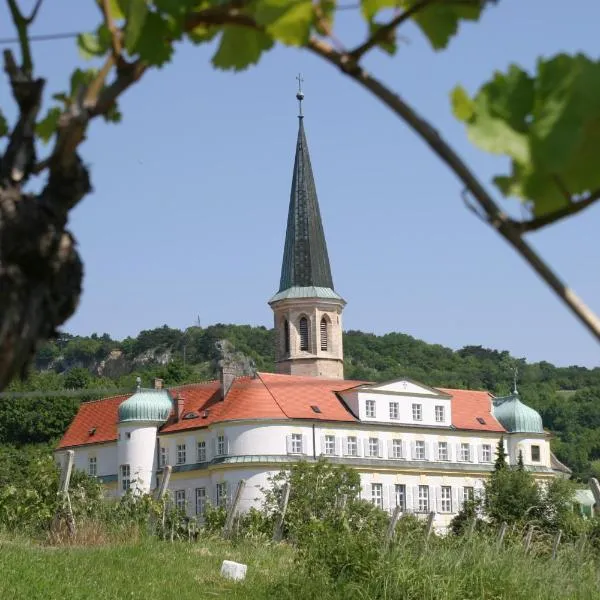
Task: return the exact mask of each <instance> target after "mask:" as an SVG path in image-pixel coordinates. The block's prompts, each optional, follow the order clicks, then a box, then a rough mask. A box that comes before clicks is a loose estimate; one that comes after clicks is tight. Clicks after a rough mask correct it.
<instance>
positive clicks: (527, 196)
mask: <svg viewBox="0 0 600 600" xmlns="http://www.w3.org/2000/svg"><path fill="white" fill-rule="evenodd" d="M599 97H600V61H592V60H590V59H589V58H587V57H586V56H583V55H576V56H568V55H566V54H561V55H558V56H556V57H553V58H550V59H540V60H539V61H538V65H537V74H536V76H535V77H532V76H531V75H529V74H528V73H526V72H525V71H524V70H523V69H521V68H520V67H518V66H515V65H512V66H510V67H509V69H508V71H507V73H506V74H501V73H496V74H495V75H494V77H493V79H492V80H491V81H489V82H488V83H486V84H485V85H483V86H482V87H481V89H480V90H479V91H478V92H477V94H476V95H475V97H474V98H473V99H470V98H468V96H467V95H466V92H464V90H462V88H456V89H455V90H454V92H453V95H452V104H453V111H454V114H455V116H456V117H457V118H458V119H460V120H462V121H464V122H465V123H466V125H467V133H468V136H469V138H470V139H471V141H472V142H473V143H475V144H476V145H477V146H478V147H479V148H482V149H483V150H486V151H488V152H492V153H496V154H503V155H505V156H507V157H508V158H509V159H510V160H511V167H510V173H509V174H508V175H497V176H496V177H495V178H494V183H495V184H496V185H497V187H498V189H499V190H500V191H501V193H502V194H504V195H505V196H516V197H519V198H521V199H522V200H523V201H526V202H528V201H531V202H532V203H533V211H534V214H535V215H536V216H541V215H544V214H548V213H551V212H554V211H556V210H558V209H560V208H562V207H564V206H566V205H567V204H569V203H570V201H571V198H572V197H573V196H579V195H582V194H586V193H590V192H595V191H596V190H598V189H600V169H598V163H597V152H598V148H599V147H600V102H598V98H599Z"/></svg>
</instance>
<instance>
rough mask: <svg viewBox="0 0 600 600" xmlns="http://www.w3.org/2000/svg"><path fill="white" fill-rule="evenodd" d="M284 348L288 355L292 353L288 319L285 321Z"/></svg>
mask: <svg viewBox="0 0 600 600" xmlns="http://www.w3.org/2000/svg"><path fill="white" fill-rule="evenodd" d="M283 347H284V352H285V353H286V354H289V353H290V324H289V322H288V320H287V319H284V320H283Z"/></svg>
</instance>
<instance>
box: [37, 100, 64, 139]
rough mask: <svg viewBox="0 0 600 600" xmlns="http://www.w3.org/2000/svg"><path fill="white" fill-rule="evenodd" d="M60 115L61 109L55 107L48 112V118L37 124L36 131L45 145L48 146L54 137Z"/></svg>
mask: <svg viewBox="0 0 600 600" xmlns="http://www.w3.org/2000/svg"><path fill="white" fill-rule="evenodd" d="M60 115H61V110H60V108H58V107H57V106H54V107H52V108H51V109H50V110H49V111H48V113H47V114H46V116H45V117H44V118H43V119H42V120H41V121H40V122H39V123H37V124H36V126H35V131H36V133H37V134H38V136H39V137H40V138H41V140H42V141H43V142H44V143H45V144H47V143H48V142H49V141H50V138H51V137H52V136H53V135H54V132H55V131H56V127H57V126H58V119H59V117H60Z"/></svg>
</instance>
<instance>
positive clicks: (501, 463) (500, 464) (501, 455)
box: [494, 436, 508, 471]
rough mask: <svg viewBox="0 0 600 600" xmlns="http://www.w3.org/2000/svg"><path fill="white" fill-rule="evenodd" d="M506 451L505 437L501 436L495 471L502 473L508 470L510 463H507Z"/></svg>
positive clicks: (497, 446)
mask: <svg viewBox="0 0 600 600" xmlns="http://www.w3.org/2000/svg"><path fill="white" fill-rule="evenodd" d="M507 456H508V455H507V454H506V450H505V448H504V436H500V439H499V440H498V443H497V444H496V461H495V463H494V470H495V471H501V470H502V469H506V467H507V466H508V463H507V462H506V457H507Z"/></svg>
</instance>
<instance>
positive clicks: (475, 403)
mask: <svg viewBox="0 0 600 600" xmlns="http://www.w3.org/2000/svg"><path fill="white" fill-rule="evenodd" d="M436 389H438V390H440V392H445V393H447V394H450V395H451V396H452V400H451V403H452V425H454V427H456V428H457V429H474V430H477V431H506V430H505V429H504V427H502V425H500V423H499V422H498V421H497V420H496V418H495V417H494V415H492V395H491V394H490V393H489V392H485V391H475V390H453V389H449V388H436ZM477 417H480V418H482V419H483V420H484V421H485V423H480V422H479V421H478V420H477Z"/></svg>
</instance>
